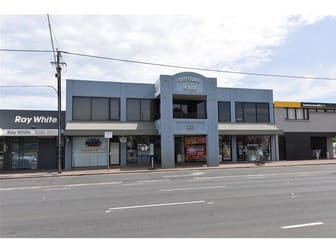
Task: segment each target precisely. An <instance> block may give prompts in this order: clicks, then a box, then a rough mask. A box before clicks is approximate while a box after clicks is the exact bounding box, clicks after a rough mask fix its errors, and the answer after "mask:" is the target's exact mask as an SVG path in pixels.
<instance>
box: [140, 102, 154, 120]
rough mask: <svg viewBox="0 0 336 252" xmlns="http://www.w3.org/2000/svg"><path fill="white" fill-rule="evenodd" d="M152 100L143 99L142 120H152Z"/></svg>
mask: <svg viewBox="0 0 336 252" xmlns="http://www.w3.org/2000/svg"><path fill="white" fill-rule="evenodd" d="M151 105H152V101H151V100H141V120H142V121H150V120H151V116H152V109H151V108H152V106H151Z"/></svg>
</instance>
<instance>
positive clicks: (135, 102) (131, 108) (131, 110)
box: [127, 99, 140, 121]
mask: <svg viewBox="0 0 336 252" xmlns="http://www.w3.org/2000/svg"><path fill="white" fill-rule="evenodd" d="M127 120H128V121H140V100H139V99H127Z"/></svg>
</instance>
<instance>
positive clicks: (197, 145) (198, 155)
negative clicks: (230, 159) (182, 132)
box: [174, 135, 207, 165]
mask: <svg viewBox="0 0 336 252" xmlns="http://www.w3.org/2000/svg"><path fill="white" fill-rule="evenodd" d="M174 140H175V163H176V164H177V165H178V164H189V165H190V164H192V163H194V162H196V163H198V164H199V163H200V162H201V163H204V162H206V160H207V148H206V136H204V135H197V136H175V139H174Z"/></svg>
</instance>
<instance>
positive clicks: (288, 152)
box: [274, 101, 336, 160]
mask: <svg viewBox="0 0 336 252" xmlns="http://www.w3.org/2000/svg"><path fill="white" fill-rule="evenodd" d="M274 110H275V119H276V125H277V127H278V128H280V129H281V130H282V131H283V133H284V134H283V135H282V136H280V137H279V151H280V153H279V155H280V156H279V158H280V159H281V160H304V159H316V158H336V157H335V156H334V151H333V143H332V138H333V137H334V136H336V104H332V103H308V102H285V101H276V102H274Z"/></svg>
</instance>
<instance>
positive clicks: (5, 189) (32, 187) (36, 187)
mask: <svg viewBox="0 0 336 252" xmlns="http://www.w3.org/2000/svg"><path fill="white" fill-rule="evenodd" d="M42 188H43V187H42V186H21V187H7V188H0V191H14V190H28V189H42Z"/></svg>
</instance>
